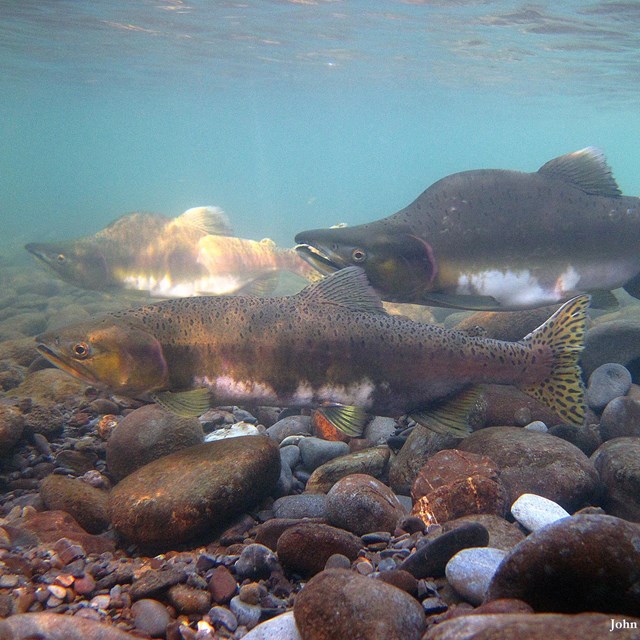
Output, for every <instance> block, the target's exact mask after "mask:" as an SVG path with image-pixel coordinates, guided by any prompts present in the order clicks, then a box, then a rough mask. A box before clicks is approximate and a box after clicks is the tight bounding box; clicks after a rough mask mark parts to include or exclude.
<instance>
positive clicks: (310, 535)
mask: <svg viewBox="0 0 640 640" xmlns="http://www.w3.org/2000/svg"><path fill="white" fill-rule="evenodd" d="M361 548H362V541H361V540H360V538H358V537H356V536H354V535H353V534H352V533H349V532H348V531H344V530H343V529H337V528H336V527H331V526H329V525H327V524H309V523H303V524H298V525H295V526H293V527H290V528H289V529H287V530H286V531H285V532H284V533H283V534H282V535H281V536H280V539H279V540H278V546H277V552H278V558H279V560H280V562H281V563H282V565H283V566H284V567H285V568H286V569H288V570H289V571H293V572H294V573H298V574H300V575H302V576H312V575H315V574H316V573H318V572H319V571H322V570H323V569H324V566H325V564H326V562H327V560H328V559H329V558H330V557H331V556H332V555H333V554H334V553H341V554H342V555H344V556H347V558H349V560H355V559H356V558H357V557H358V552H359V551H360V549H361Z"/></svg>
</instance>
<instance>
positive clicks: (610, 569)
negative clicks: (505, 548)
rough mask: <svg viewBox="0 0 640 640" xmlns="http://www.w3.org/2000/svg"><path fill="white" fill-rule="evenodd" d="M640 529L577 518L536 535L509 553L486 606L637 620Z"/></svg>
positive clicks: (609, 519)
mask: <svg viewBox="0 0 640 640" xmlns="http://www.w3.org/2000/svg"><path fill="white" fill-rule="evenodd" d="M639 541H640V527H639V526H638V525H636V524H633V523H630V522H627V521H625V520H622V519H620V518H615V517H613V516H603V515H575V516H573V517H571V518H563V519H561V520H557V521H556V522H554V523H553V524H550V525H547V526H546V527H544V528H542V529H539V530H538V531H535V532H534V533H532V534H531V535H529V537H528V538H527V539H526V540H524V541H523V542H521V543H520V544H519V545H518V546H517V547H515V548H514V549H512V550H511V552H510V553H509V555H508V556H507V557H506V558H505V559H504V561H503V562H502V564H501V565H500V567H498V570H497V571H496V573H495V575H494V577H493V580H492V581H491V584H490V586H489V589H488V592H487V600H494V599H497V598H517V599H519V600H523V601H524V602H528V603H529V604H530V605H531V606H532V607H533V609H534V610H535V611H542V612H563V613H579V612H583V611H606V612H607V613H610V614H618V613H619V614H622V615H638V614H640V575H639V574H638V571H637V569H636V568H637V567H638V566H639V565H640V543H639Z"/></svg>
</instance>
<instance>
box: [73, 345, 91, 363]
mask: <svg viewBox="0 0 640 640" xmlns="http://www.w3.org/2000/svg"><path fill="white" fill-rule="evenodd" d="M72 351H73V355H74V356H75V357H76V358H79V359H80V360H84V359H85V358H88V357H89V354H90V353H91V347H89V345H88V344H87V343H86V342H76V344H74V345H73V349H72Z"/></svg>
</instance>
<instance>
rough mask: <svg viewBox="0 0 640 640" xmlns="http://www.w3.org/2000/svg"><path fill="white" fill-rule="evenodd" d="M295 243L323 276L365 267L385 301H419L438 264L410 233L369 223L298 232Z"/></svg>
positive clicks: (425, 245) (430, 285) (429, 288)
mask: <svg viewBox="0 0 640 640" xmlns="http://www.w3.org/2000/svg"><path fill="white" fill-rule="evenodd" d="M295 240H296V243H298V244H297V246H296V251H297V252H298V254H299V255H300V256H301V257H302V258H304V259H305V260H306V261H307V262H309V263H310V264H312V265H313V266H314V267H315V268H316V269H318V270H319V271H320V272H321V273H324V274H325V275H328V274H330V273H333V272H334V271H337V270H339V269H344V268H346V267H350V266H358V267H361V268H362V269H364V271H365V273H366V274H367V278H368V279H369V282H370V283H371V286H372V287H373V288H374V289H376V291H377V292H378V293H379V294H380V296H381V297H382V298H384V299H385V300H388V301H392V302H411V301H418V300H419V299H420V298H421V296H422V295H423V294H424V293H426V292H428V291H432V290H433V289H434V280H435V278H436V275H437V264H436V260H435V257H434V254H433V251H432V249H431V246H430V245H429V244H428V243H427V242H426V241H425V240H423V239H421V238H419V237H418V236H416V235H414V234H413V233H411V231H410V230H409V229H397V228H394V229H392V228H387V227H385V226H384V225H379V224H377V223H373V224H365V225H359V226H355V227H338V228H331V229H314V230H311V231H303V232H301V233H299V234H298V235H296V238H295Z"/></svg>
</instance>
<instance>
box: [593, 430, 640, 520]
mask: <svg viewBox="0 0 640 640" xmlns="http://www.w3.org/2000/svg"><path fill="white" fill-rule="evenodd" d="M591 460H592V461H593V464H594V465H595V468H596V469H597V470H598V473H599V474H600V479H601V480H602V484H603V485H604V496H603V499H602V505H603V507H604V508H605V509H606V511H607V513H609V514H610V515H613V516H618V517H619V518H624V519H625V520H631V521H633V522H640V438H614V439H613V440H609V441H608V442H605V443H604V444H603V445H602V446H601V447H600V448H599V449H598V450H597V451H596V452H595V453H594V454H593V456H592V458H591Z"/></svg>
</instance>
